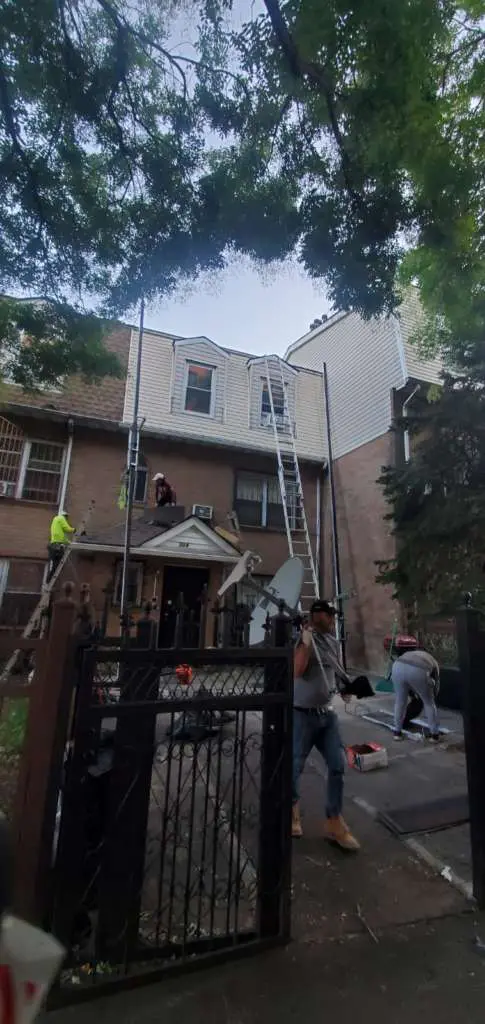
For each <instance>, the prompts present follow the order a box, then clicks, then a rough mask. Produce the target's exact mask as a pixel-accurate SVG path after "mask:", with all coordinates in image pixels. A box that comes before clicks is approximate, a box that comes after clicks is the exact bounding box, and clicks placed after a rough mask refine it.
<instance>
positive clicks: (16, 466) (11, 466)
mask: <svg viewBox="0 0 485 1024" xmlns="http://www.w3.org/2000/svg"><path fill="white" fill-rule="evenodd" d="M23 450H24V435H23V431H22V430H20V429H19V427H17V426H16V424H15V423H10V421H9V420H6V419H5V418H4V417H3V416H0V481H1V482H2V483H4V484H6V485H8V487H9V490H11V492H12V497H13V495H14V494H15V487H16V484H17V481H18V478H19V473H20V466H21V463H22V452H23Z"/></svg>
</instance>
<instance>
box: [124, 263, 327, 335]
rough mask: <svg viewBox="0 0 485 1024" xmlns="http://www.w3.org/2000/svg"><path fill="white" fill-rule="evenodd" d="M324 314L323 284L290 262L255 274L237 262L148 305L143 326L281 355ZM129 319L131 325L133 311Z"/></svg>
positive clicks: (257, 268) (133, 318)
mask: <svg viewBox="0 0 485 1024" xmlns="http://www.w3.org/2000/svg"><path fill="white" fill-rule="evenodd" d="M329 311H330V307H329V303H328V301H327V299H326V295H325V285H324V283H323V281H318V282H315V281H312V280H311V279H310V278H309V277H308V276H307V275H306V274H305V273H304V271H303V269H302V268H300V267H299V266H298V265H297V264H296V263H287V264H278V265H277V266H276V267H270V268H265V269H264V270H261V269H260V268H259V267H257V266H254V265H253V264H251V261H250V260H249V259H244V258H241V259H238V260H234V261H233V262H232V263H231V265H230V266H229V267H228V268H227V269H226V270H225V271H223V272H222V273H220V274H211V275H207V276H205V277H202V279H200V280H199V281H198V282H194V283H193V284H192V285H190V288H187V289H186V290H185V291H184V292H182V293H178V294H177V295H174V296H172V297H171V298H170V299H165V300H163V301H160V302H158V303H157V304H156V305H151V306H150V307H148V309H147V312H146V317H145V324H146V326H147V327H151V328H153V329H154V330H161V331H166V332H167V333H169V334H180V335H182V336H186V337H197V336H198V335H205V336H206V337H208V338H211V340H212V341H215V342H216V343H217V344H219V345H224V346H225V347H227V348H235V349H239V350H241V351H244V352H254V353H256V354H262V353H273V352H276V353H277V354H282V353H283V352H284V351H285V349H286V348H287V347H288V345H290V344H291V343H292V342H293V341H296V340H297V339H298V338H300V337H301V336H302V335H303V334H305V333H306V332H307V331H308V329H309V327H310V323H311V321H312V320H314V319H315V317H320V316H321V315H322V313H328V312H329ZM130 320H131V322H136V312H135V311H132V315H131V316H130Z"/></svg>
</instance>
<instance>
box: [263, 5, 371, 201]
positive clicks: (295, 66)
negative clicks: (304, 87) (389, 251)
mask: <svg viewBox="0 0 485 1024" xmlns="http://www.w3.org/2000/svg"><path fill="white" fill-rule="evenodd" d="M263 3H264V6H265V7H266V10H267V12H268V17H269V20H270V22H271V27H272V29H273V32H274V34H275V36H276V39H277V41H278V43H279V45H280V47H281V49H282V51H283V54H284V56H285V58H286V61H287V63H288V66H289V68H290V71H291V73H292V75H293V76H294V78H297V79H298V80H299V81H301V82H304V81H307V82H309V84H310V85H311V86H313V87H314V88H316V89H318V91H319V92H322V93H323V95H324V96H325V99H326V102H327V109H328V116H329V119H330V126H331V129H332V133H333V137H334V139H335V142H336V144H337V148H338V151H339V154H340V159H341V162H342V173H343V176H344V182H345V186H346V189H347V191H348V193H349V195H350V196H351V197H352V199H353V200H354V202H355V203H356V204H358V206H360V207H361V208H362V209H365V203H364V200H363V198H362V196H361V195H360V193H359V192H358V191H357V189H356V188H354V185H353V182H352V164H351V161H350V157H349V155H348V153H347V151H346V148H345V141H344V137H343V134H342V132H341V130H340V125H339V122H338V114H337V108H336V100H335V83H334V82H333V80H332V79H331V78H330V76H329V75H328V73H327V71H326V70H325V68H324V67H323V66H322V65H321V64H316V63H315V62H314V61H306V60H304V59H303V57H301V55H300V53H299V50H298V47H297V45H296V43H295V40H294V39H293V36H292V35H291V32H290V30H289V28H288V26H287V24H286V21H285V19H284V17H283V15H282V13H281V10H280V6H279V2H278V0H263Z"/></svg>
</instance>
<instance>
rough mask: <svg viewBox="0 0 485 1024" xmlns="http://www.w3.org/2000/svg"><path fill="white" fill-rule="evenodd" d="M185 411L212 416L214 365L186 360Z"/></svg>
mask: <svg viewBox="0 0 485 1024" xmlns="http://www.w3.org/2000/svg"><path fill="white" fill-rule="evenodd" d="M184 409H185V412H194V413H198V414H199V415H201V416H212V415H213V411H214V367H213V366H207V365H205V364H204V363H192V362H190V361H187V376H186V382H185V402H184Z"/></svg>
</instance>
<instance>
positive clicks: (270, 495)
mask: <svg viewBox="0 0 485 1024" xmlns="http://www.w3.org/2000/svg"><path fill="white" fill-rule="evenodd" d="M286 496H287V501H288V515H289V519H290V526H291V527H292V528H293V526H294V521H295V507H296V490H295V485H294V483H293V481H290V480H288V481H287V482H286ZM235 507H236V512H237V515H238V519H239V523H240V525H241V526H243V527H244V526H245V527H246V528H248V527H249V528H251V527H259V528H262V529H267V530H284V528H285V517H284V512H283V502H282V500H281V490H280V484H279V480H278V477H277V476H261V475H260V474H259V473H238V474H237V477H236V499H235Z"/></svg>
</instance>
